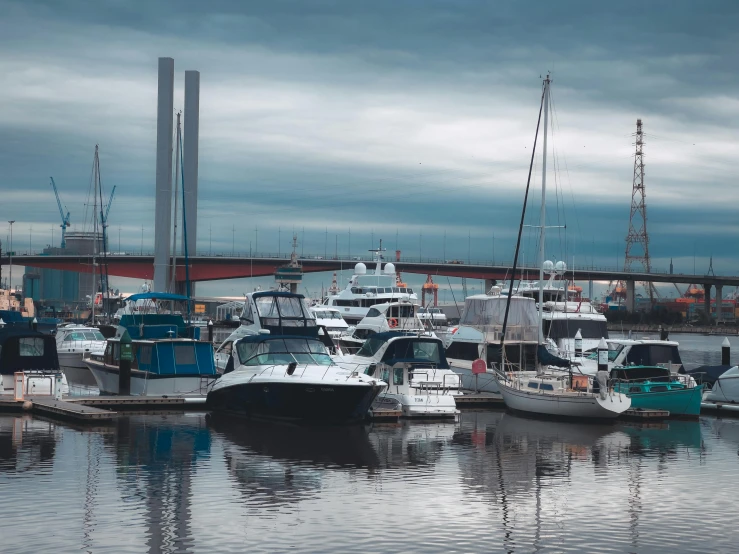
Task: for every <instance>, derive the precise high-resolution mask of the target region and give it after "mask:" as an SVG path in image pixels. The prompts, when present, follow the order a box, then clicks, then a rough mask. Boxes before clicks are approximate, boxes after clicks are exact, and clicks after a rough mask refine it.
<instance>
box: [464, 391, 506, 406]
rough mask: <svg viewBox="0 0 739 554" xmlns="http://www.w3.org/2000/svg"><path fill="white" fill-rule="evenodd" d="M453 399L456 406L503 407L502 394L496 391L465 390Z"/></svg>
mask: <svg viewBox="0 0 739 554" xmlns="http://www.w3.org/2000/svg"><path fill="white" fill-rule="evenodd" d="M454 401H455V402H456V403H457V408H505V402H503V396H501V394H500V393H496V392H465V393H464V394H462V395H460V396H455V397H454Z"/></svg>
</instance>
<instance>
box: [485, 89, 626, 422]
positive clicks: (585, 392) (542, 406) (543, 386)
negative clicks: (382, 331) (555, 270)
mask: <svg viewBox="0 0 739 554" xmlns="http://www.w3.org/2000/svg"><path fill="white" fill-rule="evenodd" d="M550 85H551V79H550V78H549V75H547V77H546V79H544V86H543V90H542V97H541V106H540V108H539V121H538V122H537V125H536V136H535V137H534V148H533V149H532V152H531V164H530V166H529V176H528V181H527V183H526V195H525V197H524V204H523V209H522V212H521V224H520V225H519V229H518V240H517V242H516V253H515V255H514V258H513V271H512V272H511V284H510V287H509V290H510V291H513V290H514V288H513V281H514V279H515V277H516V266H517V264H518V254H519V250H520V246H521V234H522V230H523V223H524V219H525V216H526V202H527V200H528V196H529V187H530V184H531V170H532V168H533V165H534V156H535V154H536V139H537V138H538V135H539V125H540V123H541V115H542V111H543V112H544V133H543V135H544V139H543V155H542V182H541V215H540V221H539V226H540V236H539V306H540V307H541V306H543V296H544V288H543V287H544V284H545V280H544V245H545V236H546V177H547V126H548V119H549V92H550ZM511 298H512V295H511V294H509V295H508V300H507V302H506V309H505V315H504V318H503V329H502V333H501V336H500V346H501V352H502V353H503V356H504V357H503V359H502V360H501V363H500V364H499V365H497V364H496V365H495V367H494V369H495V373H494V377H495V380H496V382H497V384H498V389H499V391H500V393H501V395H502V396H503V400H504V401H505V403H506V406H508V407H509V408H511V409H513V410H518V411H521V412H528V413H531V414H541V415H549V416H561V417H573V418H599V419H601V418H603V419H610V418H615V417H618V416H619V415H620V414H621V413H623V412H625V411H626V410H628V409H629V408H630V407H631V399H630V398H629V397H628V396H626V395H625V394H620V393H618V392H614V391H613V390H610V389H607V388H603V389H600V388H599V391H598V392H597V393H596V392H593V388H592V384H591V383H592V382H591V380H590V379H589V378H588V377H587V376H584V375H582V376H578V377H580V378H578V379H573V374H572V372H571V371H570V372H569V373H565V372H562V371H548V370H547V369H545V367H544V366H543V365H541V364H542V363H544V364H547V363H550V362H553V363H555V364H557V365H560V363H559V362H560V361H562V360H560V359H559V358H556V357H555V356H551V358H552V360H547V359H545V357H543V356H542V354H543V353H544V351H545V349H543V348H539V349H538V351H539V353H541V354H540V355H539V360H538V361H539V365H537V372H536V373H534V374H532V373H530V372H519V371H512V370H514V369H518V368H517V367H516V366H515V365H514V364H511V363H508V362H507V360H506V359H505V336H506V327H507V324H508V315H509V309H510V304H511ZM539 329H540V332H539V337H540V339H539V340H541V337H543V333H542V332H541V329H542V311H541V309H540V310H539ZM566 365H569V364H568V363H567V364H566ZM575 383H578V384H579V385H580V386H578V385H576V384H575Z"/></svg>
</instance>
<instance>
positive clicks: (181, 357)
mask: <svg viewBox="0 0 739 554" xmlns="http://www.w3.org/2000/svg"><path fill="white" fill-rule="evenodd" d="M174 362H175V363H176V364H177V365H180V364H182V365H194V364H195V363H196V361H195V345H194V344H175V346H174Z"/></svg>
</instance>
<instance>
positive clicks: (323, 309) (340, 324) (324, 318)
mask: <svg viewBox="0 0 739 554" xmlns="http://www.w3.org/2000/svg"><path fill="white" fill-rule="evenodd" d="M310 310H311V312H313V315H314V316H315V318H316V325H318V326H319V327H323V328H325V329H326V331H327V332H328V334H329V336H330V337H331V338H332V339H334V340H336V339H338V338H339V337H340V336H341V335H342V334H344V333H346V330H347V329H348V328H349V324H348V323H347V322H346V321H344V318H343V316H342V315H341V310H339V309H338V308H332V307H330V306H323V305H317V306H311V307H310Z"/></svg>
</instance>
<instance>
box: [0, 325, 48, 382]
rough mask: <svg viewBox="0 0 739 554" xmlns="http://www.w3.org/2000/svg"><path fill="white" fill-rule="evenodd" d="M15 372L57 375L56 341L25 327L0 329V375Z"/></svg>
mask: <svg viewBox="0 0 739 554" xmlns="http://www.w3.org/2000/svg"><path fill="white" fill-rule="evenodd" d="M16 371H26V372H29V371H36V372H44V373H47V372H48V373H58V372H59V371H60V370H59V358H58V356H57V350H56V339H55V338H54V337H53V336H51V335H45V334H43V333H40V332H38V331H34V330H33V329H28V328H27V327H13V326H7V327H3V328H0V374H1V375H10V376H12V375H13V374H14V373H15V372H16Z"/></svg>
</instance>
